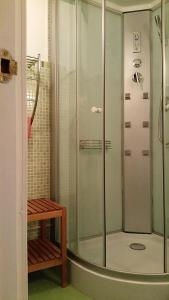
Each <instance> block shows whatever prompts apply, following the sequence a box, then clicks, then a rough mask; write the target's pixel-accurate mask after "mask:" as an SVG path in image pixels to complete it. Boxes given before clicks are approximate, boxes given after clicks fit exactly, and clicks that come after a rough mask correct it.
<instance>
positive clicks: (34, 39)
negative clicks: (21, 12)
mask: <svg viewBox="0 0 169 300" xmlns="http://www.w3.org/2000/svg"><path fill="white" fill-rule="evenodd" d="M38 53H40V54H41V58H42V60H45V61H47V60H48V0H27V55H31V56H37V54H38Z"/></svg>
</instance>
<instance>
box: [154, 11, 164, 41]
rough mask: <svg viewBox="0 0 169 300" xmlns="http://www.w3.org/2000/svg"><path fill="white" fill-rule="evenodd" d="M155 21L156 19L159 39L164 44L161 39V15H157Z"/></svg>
mask: <svg viewBox="0 0 169 300" xmlns="http://www.w3.org/2000/svg"><path fill="white" fill-rule="evenodd" d="M154 19H155V23H156V26H157V29H158V31H157V32H158V36H159V39H160V41H161V42H162V37H161V18H160V16H159V15H156V16H155V17H154Z"/></svg>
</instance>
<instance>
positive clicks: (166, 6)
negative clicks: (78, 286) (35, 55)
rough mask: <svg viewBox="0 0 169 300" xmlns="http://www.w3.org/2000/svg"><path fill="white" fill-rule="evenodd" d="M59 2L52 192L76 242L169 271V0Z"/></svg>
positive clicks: (90, 257)
mask: <svg viewBox="0 0 169 300" xmlns="http://www.w3.org/2000/svg"><path fill="white" fill-rule="evenodd" d="M56 11H57V14H56V16H57V17H56V22H57V26H56V27H57V34H56V37H57V41H56V45H57V58H56V59H57V62H58V65H57V72H55V73H57V88H56V90H57V101H55V100H53V106H54V108H55V109H53V110H52V113H53V120H55V122H53V131H52V132H53V149H54V150H53V156H54V157H55V158H54V159H55V161H56V151H57V157H58V162H59V163H58V164H57V163H56V164H53V178H55V180H54V181H53V183H52V192H53V197H56V196H57V197H58V198H59V199H60V202H61V203H62V204H64V205H66V207H67V210H68V238H69V240H68V248H69V250H70V251H71V252H72V253H74V254H75V255H76V256H78V257H80V258H81V259H83V260H84V261H87V262H90V263H92V264H93V265H97V266H100V267H104V268H108V269H112V270H116V271H121V272H125V273H139V274H161V273H168V272H169V257H168V256H169V240H168V236H169V222H168V220H169V184H168V183H169V73H168V70H169V2H168V1H165V0H162V1H151V0H147V1H144V0H142V1H141V0H140V1H138V0H137V1H132V0H131V1H124V0H121V1H117V0H114V1H106V0H102V2H100V1H99V0H96V1H93V0H59V1H58V3H57V9H56ZM56 114H57V116H56ZM56 120H57V121H56ZM56 136H57V141H56ZM58 140H59V142H58ZM57 178H59V180H57ZM56 181H57V184H56Z"/></svg>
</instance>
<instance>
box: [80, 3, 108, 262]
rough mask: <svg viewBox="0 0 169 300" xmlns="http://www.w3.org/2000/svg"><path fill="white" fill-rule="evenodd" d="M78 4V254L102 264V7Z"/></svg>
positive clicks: (92, 4) (93, 4)
mask: <svg viewBox="0 0 169 300" xmlns="http://www.w3.org/2000/svg"><path fill="white" fill-rule="evenodd" d="M77 3H78V7H77V204H78V237H79V243H78V252H79V256H80V257H81V258H83V259H85V260H86V261H89V262H91V263H93V264H96V265H103V260H104V259H103V257H104V251H103V224H104V223H103V217H104V212H103V210H104V209H103V198H104V188H103V178H104V177H103V176H104V170H103V147H102V145H103V88H102V82H103V77H102V75H103V74H102V7H101V5H96V4H95V3H94V2H92V1H90V2H88V1H83V0H79V1H77Z"/></svg>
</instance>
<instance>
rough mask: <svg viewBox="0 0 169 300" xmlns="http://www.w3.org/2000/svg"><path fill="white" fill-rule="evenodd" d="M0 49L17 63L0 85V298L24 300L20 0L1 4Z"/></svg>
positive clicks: (23, 31)
mask: <svg viewBox="0 0 169 300" xmlns="http://www.w3.org/2000/svg"><path fill="white" fill-rule="evenodd" d="M0 24H1V28H0V48H6V49H7V50H8V51H9V52H10V53H11V55H12V56H13V58H14V59H15V60H16V61H17V63H18V74H17V76H14V77H13V78H12V80H11V81H10V82H9V83H7V84H1V83H0V116H1V117H0V132H1V145H0V199H1V200H0V244H1V250H2V252H1V253H0V299H5V300H27V299H28V276H27V187H26V186H27V184H26V182H27V174H26V173H27V172H26V169H27V167H26V165H27V129H26V128H27V121H26V120H27V119H26V100H25V99H26V79H25V77H26V75H25V61H26V0H5V1H3V2H2V3H1V12H0Z"/></svg>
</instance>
